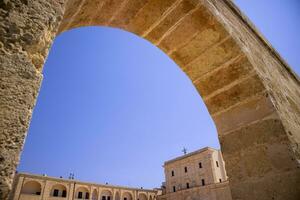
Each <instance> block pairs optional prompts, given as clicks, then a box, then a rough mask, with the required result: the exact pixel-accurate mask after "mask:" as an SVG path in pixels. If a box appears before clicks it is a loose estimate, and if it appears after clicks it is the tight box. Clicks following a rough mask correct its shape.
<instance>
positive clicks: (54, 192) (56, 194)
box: [53, 189, 58, 197]
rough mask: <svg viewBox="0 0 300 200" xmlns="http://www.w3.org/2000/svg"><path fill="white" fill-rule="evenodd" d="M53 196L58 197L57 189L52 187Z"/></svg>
mask: <svg viewBox="0 0 300 200" xmlns="http://www.w3.org/2000/svg"><path fill="white" fill-rule="evenodd" d="M53 196H54V197H58V189H54V190H53Z"/></svg>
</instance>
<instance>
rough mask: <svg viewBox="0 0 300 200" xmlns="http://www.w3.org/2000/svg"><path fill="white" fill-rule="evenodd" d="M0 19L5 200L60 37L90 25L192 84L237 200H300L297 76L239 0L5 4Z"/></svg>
mask: <svg viewBox="0 0 300 200" xmlns="http://www.w3.org/2000/svg"><path fill="white" fill-rule="evenodd" d="M0 20H1V22H0V52H1V54H0V62H1V66H0V70H1V71H0V79H1V83H0V90H1V93H0V107H1V113H0V118H1V119H0V130H1V132H0V134H1V135H0V138H1V141H0V152H1V155H0V171H1V177H0V198H1V199H6V198H7V196H8V192H9V190H10V187H11V182H12V178H13V175H14V171H15V169H16V165H17V163H18V161H19V156H20V153H21V149H22V146H23V142H24V138H25V136H26V131H27V128H28V125H29V121H30V117H31V114H32V109H33V106H34V103H35V99H36V96H37V94H38V90H39V86H40V81H41V77H42V74H41V71H42V66H43V63H44V61H45V59H46V56H47V53H48V49H49V46H50V45H51V42H52V40H53V38H54V37H55V35H56V34H58V33H61V32H63V31H67V30H69V29H71V28H76V27H81V26H89V25H102V26H112V27H117V28H122V29H124V30H127V31H129V32H132V33H135V34H137V35H139V36H141V37H143V38H145V39H147V40H149V41H150V42H152V43H153V44H154V45H156V46H158V47H159V48H160V49H162V50H163V51H164V52H165V53H166V54H168V55H169V56H170V57H171V58H172V59H173V60H174V61H175V62H176V63H177V64H178V65H179V66H180V68H181V69H182V70H183V71H184V72H185V73H186V74H187V75H188V76H189V77H190V79H191V81H192V82H193V83H194V85H195V87H196V88H197V90H198V91H199V93H200V94H201V95H202V97H203V99H204V101H205V103H206V105H207V108H208V110H209V112H210V114H211V115H212V117H213V119H214V121H215V124H216V127H217V129H218V134H219V137H220V141H221V147H222V151H223V153H224V159H225V162H226V168H227V171H228V176H229V178H230V184H231V193H232V195H233V199H243V200H244V199H282V200H286V199H292V200H293V199H295V200H297V199H299V191H300V189H299V185H300V184H299V177H300V176H299V171H300V169H299V161H300V145H299V144H300V134H299V133H300V90H299V86H300V84H299V79H298V77H297V76H296V75H295V74H294V73H293V72H292V71H291V69H290V68H289V67H288V66H287V65H286V63H285V62H284V61H283V60H282V59H281V58H280V56H279V55H278V54H277V53H276V52H275V51H274V49H273V48H272V47H271V46H270V45H269V44H268V43H267V42H266V40H265V39H264V38H263V37H261V36H260V35H259V33H257V31H256V30H255V28H253V26H252V25H251V24H250V22H249V21H248V20H247V19H246V18H245V17H244V16H243V15H242V14H241V13H240V11H239V10H238V9H237V8H236V7H235V6H234V5H233V3H232V1H229V0H120V1H117V0H68V1H64V0H49V1H42V0H10V1H8V0H3V1H0ZM58 26H59V27H58ZM57 29H58V31H57Z"/></svg>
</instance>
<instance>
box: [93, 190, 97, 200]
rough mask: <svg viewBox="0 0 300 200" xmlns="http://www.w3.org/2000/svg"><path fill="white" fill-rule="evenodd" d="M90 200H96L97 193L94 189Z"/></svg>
mask: <svg viewBox="0 0 300 200" xmlns="http://www.w3.org/2000/svg"><path fill="white" fill-rule="evenodd" d="M92 200H98V191H97V189H96V188H95V189H94V190H93V193H92Z"/></svg>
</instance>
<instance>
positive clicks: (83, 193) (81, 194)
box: [76, 187, 90, 199]
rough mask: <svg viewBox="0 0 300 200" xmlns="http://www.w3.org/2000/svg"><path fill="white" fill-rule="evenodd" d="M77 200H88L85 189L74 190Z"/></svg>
mask: <svg viewBox="0 0 300 200" xmlns="http://www.w3.org/2000/svg"><path fill="white" fill-rule="evenodd" d="M76 198H77V199H90V193H89V191H88V190H87V189H86V188H85V187H79V188H78V189H77V190H76Z"/></svg>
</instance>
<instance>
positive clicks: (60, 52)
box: [19, 0, 300, 188]
mask: <svg viewBox="0 0 300 200" xmlns="http://www.w3.org/2000/svg"><path fill="white" fill-rule="evenodd" d="M236 3H237V4H238V5H239V6H240V7H241V8H242V10H244V11H245V12H246V14H247V15H248V16H249V17H250V18H251V20H252V21H254V23H255V24H256V25H257V27H258V28H259V29H260V30H261V32H262V33H263V34H264V35H265V36H266V37H267V38H268V40H269V41H270V42H271V43H272V44H273V45H274V47H275V48H276V49H277V50H278V51H279V52H280V53H281V55H282V56H283V57H284V58H285V59H286V60H287V61H288V63H289V64H290V65H291V66H292V67H293V68H294V69H295V70H296V71H297V72H298V74H299V73H300V67H299V66H300V58H299V52H300V40H299V35H300V12H299V11H300V4H299V1H298V0H284V1H283V0H272V1H271V0H265V1H262V0H251V1H249V0H237V1H236ZM205 146H212V147H215V148H219V142H218V139H217V133H216V129H215V127H214V124H213V122H212V120H211V118H210V116H209V114H208V112H207V110H206V108H205V105H204V104H203V102H202V100H201V98H200V96H199V95H198V93H197V92H196V90H195V88H194V87H193V85H192V84H191V82H190V81H189V79H188V78H187V77H186V75H185V74H183V72H181V70H180V69H179V68H178V66H176V64H175V63H174V62H173V61H172V60H170V59H169V58H168V57H167V56H166V55H165V54H164V53H163V52H161V51H160V50H159V49H157V48H156V47H155V46H153V45H152V44H150V43H149V42H147V41H145V40H143V39H141V38H138V37H137V36H135V35H133V34H131V33H128V32H124V31H120V30H116V29H111V28H103V27H86V28H80V29H76V30H72V31H68V32H66V33H64V34H62V35H60V36H58V37H57V38H56V39H55V42H54V44H53V46H52V49H51V51H50V54H49V57H48V59H47V62H46V65H45V68H44V81H43V84H42V88H41V91H40V94H39V97H38V101H37V104H36V107H35V110H34V114H33V118H32V122H31V125H30V129H29V134H28V136H27V140H26V144H25V147H24V152H23V154H22V159H21V164H20V166H19V171H25V172H31V173H37V174H42V173H46V174H48V175H50V176H64V177H67V176H68V174H69V172H74V173H75V177H76V179H80V180H85V181H93V182H100V183H101V182H102V183H104V182H108V183H111V184H118V185H128V186H137V187H140V186H143V187H147V188H152V187H159V186H160V184H161V182H162V181H163V168H162V164H163V162H164V161H165V160H168V159H171V158H174V157H175V156H178V155H181V154H182V152H181V150H182V148H183V147H186V148H187V149H188V151H193V150H196V149H198V148H202V147H205Z"/></svg>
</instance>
